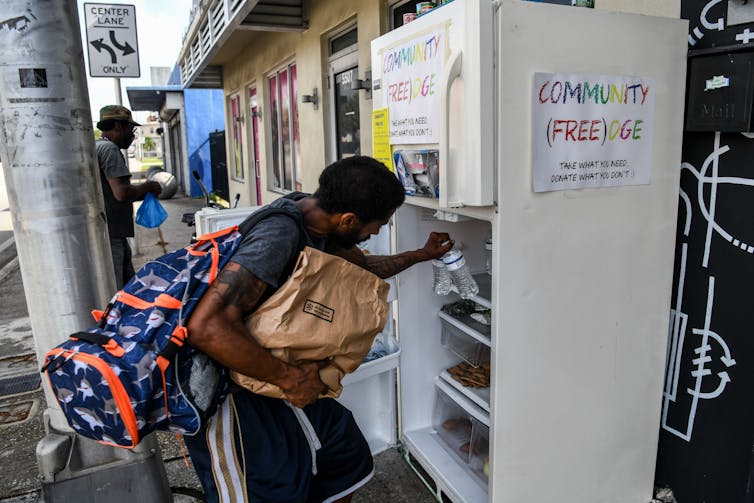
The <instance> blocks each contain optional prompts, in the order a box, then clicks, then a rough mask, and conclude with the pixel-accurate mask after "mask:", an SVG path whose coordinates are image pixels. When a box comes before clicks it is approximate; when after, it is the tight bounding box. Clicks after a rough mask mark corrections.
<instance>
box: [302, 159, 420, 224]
mask: <svg viewBox="0 0 754 503" xmlns="http://www.w3.org/2000/svg"><path fill="white" fill-rule="evenodd" d="M313 196H314V197H315V198H316V199H317V200H318V205H319V207H320V208H321V209H323V210H324V211H326V212H327V213H330V214H335V213H355V214H356V216H357V217H359V220H361V221H362V223H368V222H374V221H377V220H387V219H388V218H389V217H390V215H392V214H393V212H394V211H395V210H396V209H397V208H398V207H399V206H400V205H401V204H403V201H404V200H405V199H406V196H405V194H404V191H403V185H402V184H401V182H400V181H399V180H398V178H397V177H396V176H395V174H393V173H392V172H391V171H390V170H389V169H387V167H386V166H385V165H384V164H382V163H381V162H380V161H378V160H377V159H374V158H372V157H367V156H354V157H347V158H345V159H341V160H339V161H336V162H334V163H332V164H330V165H329V166H328V167H326V168H325V169H324V170H323V171H322V174H321V175H320V176H319V188H318V189H317V191H316V192H315V193H314V194H313Z"/></svg>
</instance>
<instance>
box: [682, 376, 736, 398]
mask: <svg viewBox="0 0 754 503" xmlns="http://www.w3.org/2000/svg"><path fill="white" fill-rule="evenodd" d="M717 376H718V377H719V378H720V382H719V383H718V384H717V389H716V390H715V391H712V392H710V393H702V392H701V391H696V390H693V389H690V388H689V389H686V391H687V392H688V393H689V395H692V396H694V395H696V396H698V397H699V398H703V399H705V400H709V399H711V398H717V397H719V396H720V394H721V393H722V392H723V390H724V389H725V385H727V384H728V383H729V382H730V376H729V375H728V373H727V372H718V373H717Z"/></svg>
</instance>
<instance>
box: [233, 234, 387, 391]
mask: <svg viewBox="0 0 754 503" xmlns="http://www.w3.org/2000/svg"><path fill="white" fill-rule="evenodd" d="M389 288H390V287H389V285H388V284H387V283H386V282H384V281H382V280H381V279H380V278H378V277H377V276H375V275H374V274H372V273H370V272H369V271H366V270H364V269H362V268H361V267H359V266H357V265H354V264H351V263H350V262H348V261H346V260H344V259H342V258H340V257H336V256H334V255H330V254H328V253H324V252H321V251H319V250H316V249H314V248H309V247H306V248H304V250H303V251H302V252H301V254H300V255H299V258H298V262H297V263H296V267H295V269H294V272H293V274H292V275H291V277H290V278H289V279H288V281H286V282H285V283H284V284H283V286H281V287H280V288H279V289H278V291H277V292H275V294H274V295H273V296H272V297H270V298H269V299H267V301H266V302H265V303H264V304H262V305H261V306H260V307H259V309H257V310H256V311H255V312H254V313H253V314H252V315H251V316H250V317H249V319H248V320H247V322H246V327H247V328H248V329H249V332H250V333H251V334H252V336H253V337H254V338H255V339H256V340H257V342H258V343H259V344H260V345H261V346H262V347H265V348H267V349H270V350H271V352H272V354H273V355H274V356H275V357H277V358H280V359H281V360H283V361H286V362H289V363H293V364H296V363H298V362H301V361H304V360H324V359H327V358H331V361H330V364H329V365H328V366H326V367H324V368H322V369H320V371H319V376H320V378H321V379H322V382H323V383H325V385H327V388H328V391H327V393H324V394H322V395H320V398H324V397H331V398H337V397H338V396H340V392H341V391H342V389H343V387H342V386H341V384H340V380H341V379H342V378H343V376H344V375H345V374H347V373H349V372H353V371H354V370H356V368H357V367H358V366H359V365H360V364H361V362H362V361H363V360H364V357H365V356H366V355H367V353H368V352H369V350H370V348H371V347H372V342H373V341H374V338H375V336H376V335H377V334H379V333H380V332H381V331H382V328H383V327H384V326H385V321H387V316H388V303H387V294H388V290H389ZM231 378H232V379H233V380H234V381H235V382H236V383H238V384H239V385H241V386H243V387H244V388H246V389H248V390H250V391H252V392H254V393H258V394H260V395H265V396H270V397H274V398H284V396H283V392H282V390H281V389H280V388H279V387H277V386H275V385H273V384H269V383H266V382H263V381H260V380H258V379H255V378H253V377H249V376H245V375H242V374H239V373H238V372H231Z"/></svg>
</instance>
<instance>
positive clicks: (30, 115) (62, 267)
mask: <svg viewBox="0 0 754 503" xmlns="http://www.w3.org/2000/svg"><path fill="white" fill-rule="evenodd" d="M93 139H94V136H93V130H92V118H91V111H90V110H89V96H88V92H87V88H86V77H85V73H84V59H83V54H82V46H81V35H80V31H79V23H78V14H77V10H76V3H75V2H69V1H62V0H47V1H44V0H3V2H2V4H1V5H0V159H2V163H3V171H4V175H5V182H6V185H7V189H8V195H9V202H10V209H11V215H12V220H13V230H14V236H15V241H16V247H17V250H18V258H19V264H20V267H21V275H22V278H23V283H24V291H25V293H26V300H27V304H28V307H29V315H30V318H31V325H32V329H33V332H34V339H35V347H36V353H37V359H38V361H40V362H41V361H42V358H43V356H44V354H45V353H46V352H47V351H48V350H49V349H51V348H52V347H54V346H55V345H57V344H58V343H60V342H61V341H63V340H65V338H66V337H67V336H68V334H70V333H73V332H76V331H78V330H80V329H82V328H85V327H88V326H90V325H91V324H92V319H91V317H90V315H89V314H88V313H89V311H90V310H91V309H92V308H97V307H102V306H104V305H105V304H106V303H107V301H108V300H109V298H110V296H111V295H112V294H113V292H114V291H115V279H114V275H113V266H112V258H111V255H110V249H109V245H108V240H107V227H106V224H105V217H104V211H103V202H102V194H101V188H100V184H99V179H98V176H99V173H98V168H97V161H96V156H95V151H94V142H93ZM43 382H45V380H44V379H43ZM45 397H46V400H47V406H48V408H47V410H46V411H45V428H46V431H47V436H46V437H45V438H44V439H42V440H41V441H40V443H39V444H38V445H37V459H38V462H39V469H40V475H41V478H42V496H43V498H44V501H46V502H58V501H60V502H63V501H65V502H70V501H77V502H92V503H94V502H102V501H106V502H108V503H119V502H124V503H125V502H127V503H133V502H134V501H138V502H139V503H146V502H160V503H162V502H164V501H171V497H170V488H169V487H168V484H167V478H166V476H165V470H164V467H163V465H162V459H161V456H160V453H159V448H158V446H157V443H156V441H155V439H154V438H153V437H149V438H147V439H146V440H145V441H144V442H142V443H141V444H139V446H138V447H137V448H136V449H133V450H126V449H116V448H112V447H107V446H103V445H101V444H98V443H96V442H93V441H91V440H87V439H84V438H82V437H79V436H77V435H75V434H73V433H72V432H71V430H70V429H69V427H68V424H67V422H66V420H65V418H64V416H63V413H62V411H61V410H60V408H59V407H58V405H57V401H56V400H55V398H54V397H53V396H52V393H51V391H50V390H49V388H48V387H47V385H46V383H45Z"/></svg>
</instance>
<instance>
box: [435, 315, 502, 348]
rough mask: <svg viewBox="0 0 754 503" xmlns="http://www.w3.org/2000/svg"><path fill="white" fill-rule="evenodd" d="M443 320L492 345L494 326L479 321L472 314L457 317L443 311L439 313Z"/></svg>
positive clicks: (485, 343)
mask: <svg viewBox="0 0 754 503" xmlns="http://www.w3.org/2000/svg"><path fill="white" fill-rule="evenodd" d="M437 315H438V316H439V317H440V319H441V320H444V321H446V322H448V323H449V324H451V325H453V326H454V327H456V328H457V329H458V330H460V331H461V332H463V333H464V334H466V335H468V336H469V337H471V338H473V339H476V340H477V341H479V342H481V343H482V344H484V345H485V346H491V345H492V339H491V337H490V335H491V334H492V326H491V325H484V324H482V323H479V322H478V321H476V320H474V319H472V318H471V317H470V316H464V317H463V318H456V317H454V316H451V315H449V314H448V313H445V312H443V311H440V312H438V313H437Z"/></svg>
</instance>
